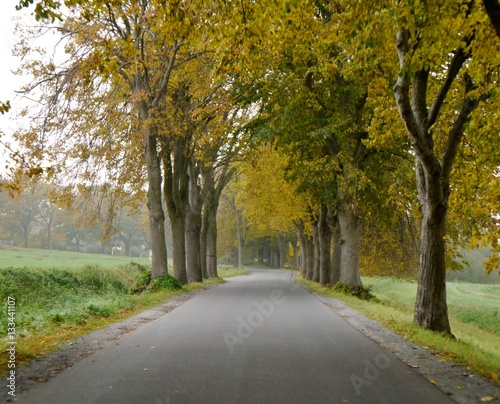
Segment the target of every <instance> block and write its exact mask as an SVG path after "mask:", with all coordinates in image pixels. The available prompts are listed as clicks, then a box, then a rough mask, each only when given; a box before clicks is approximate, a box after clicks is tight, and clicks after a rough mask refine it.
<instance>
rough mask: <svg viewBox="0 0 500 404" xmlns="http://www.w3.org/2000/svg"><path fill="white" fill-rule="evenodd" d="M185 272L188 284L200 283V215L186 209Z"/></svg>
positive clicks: (201, 278)
mask: <svg viewBox="0 0 500 404" xmlns="http://www.w3.org/2000/svg"><path fill="white" fill-rule="evenodd" d="M186 212H187V213H186V229H185V230H186V271H187V280H188V282H202V281H203V275H202V271H201V258H200V257H201V256H200V234H201V214H197V212H193V209H190V208H189V206H187V207H186Z"/></svg>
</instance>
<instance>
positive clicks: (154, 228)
mask: <svg viewBox="0 0 500 404" xmlns="http://www.w3.org/2000/svg"><path fill="white" fill-rule="evenodd" d="M145 143H146V144H145V156H146V167H147V173H148V185H149V187H148V196H147V197H148V202H147V206H148V210H149V229H150V232H151V249H152V258H151V278H152V279H154V278H156V277H157V276H160V275H166V274H167V272H168V269H167V246H166V243H165V214H164V211H163V205H162V197H161V189H162V176H161V165H160V159H159V158H158V151H157V138H156V133H155V131H154V129H153V128H152V127H150V126H148V127H147V128H146V139H145Z"/></svg>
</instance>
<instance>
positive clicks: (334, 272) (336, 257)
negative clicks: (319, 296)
mask: <svg viewBox="0 0 500 404" xmlns="http://www.w3.org/2000/svg"><path fill="white" fill-rule="evenodd" d="M332 222H333V227H332V228H333V231H332V243H333V254H332V262H331V265H332V269H331V277H330V284H331V285H335V284H336V283H337V282H340V267H341V255H342V244H341V239H342V238H341V234H340V223H339V218H338V215H335V217H334V218H333V220H332Z"/></svg>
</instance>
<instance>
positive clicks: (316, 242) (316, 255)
mask: <svg viewBox="0 0 500 404" xmlns="http://www.w3.org/2000/svg"><path fill="white" fill-rule="evenodd" d="M319 246H320V240H319V221H315V222H314V226H313V251H314V253H313V254H314V260H313V262H314V264H313V274H312V279H311V280H312V281H313V282H319V266H320V261H319V256H320V251H319Z"/></svg>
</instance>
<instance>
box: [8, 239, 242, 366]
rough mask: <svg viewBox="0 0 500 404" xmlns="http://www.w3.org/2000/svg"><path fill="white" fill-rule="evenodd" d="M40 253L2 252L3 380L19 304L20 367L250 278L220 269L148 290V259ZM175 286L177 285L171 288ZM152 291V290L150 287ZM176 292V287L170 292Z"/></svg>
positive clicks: (9, 250)
mask: <svg viewBox="0 0 500 404" xmlns="http://www.w3.org/2000/svg"><path fill="white" fill-rule="evenodd" d="M133 260H134V261H133V262H132V261H131V258H130V257H120V256H111V255H108V256H106V255H103V256H101V255H98V254H84V253H71V252H61V251H47V250H36V249H21V248H9V249H0V299H1V301H2V302H3V304H2V307H3V308H4V309H3V310H2V311H4V315H3V316H2V317H3V319H4V321H0V335H1V336H2V339H0V352H3V353H4V355H2V356H1V357H0V374H2V373H4V372H5V371H6V370H7V366H6V362H7V355H6V354H5V352H6V348H7V346H9V345H8V340H7V338H8V321H7V316H8V313H7V302H8V301H12V299H15V336H14V337H15V340H16V342H17V345H16V348H17V349H16V361H17V363H18V364H19V365H23V364H25V363H27V362H29V361H30V360H32V359H34V358H36V357H37V356H39V355H41V354H45V353H48V352H51V351H53V350H56V349H57V348H58V347H60V346H61V345H63V344H64V343H66V342H68V341H70V340H72V339H74V338H76V337H78V336H79V335H82V334H86V333H89V332H91V331H94V330H96V329H99V328H102V327H105V326H106V325H108V324H110V323H113V322H116V321H120V320H122V319H124V318H126V317H129V316H131V315H133V314H136V313H138V312H140V311H142V310H145V309H147V308H150V307H154V306H156V305H159V304H161V303H163V302H165V301H166V300H168V299H169V298H171V297H173V296H176V295H180V294H183V293H187V292H191V291H194V290H198V289H201V288H203V287H205V286H207V285H210V284H214V283H220V282H223V280H222V279H221V278H223V277H230V276H237V275H242V274H245V273H248V272H246V271H243V270H236V269H228V268H219V276H220V278H216V279H210V280H206V281H205V282H203V283H193V284H189V285H185V286H182V287H181V285H176V284H175V282H176V280H175V279H173V278H171V277H170V278H169V279H166V280H167V282H161V284H155V283H154V282H153V283H152V284H151V285H155V287H154V288H149V289H144V286H145V281H146V280H147V279H149V271H150V263H149V260H148V259H137V258H134V259H133ZM170 281H175V282H170ZM151 285H150V286H151ZM170 286H173V287H170Z"/></svg>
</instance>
